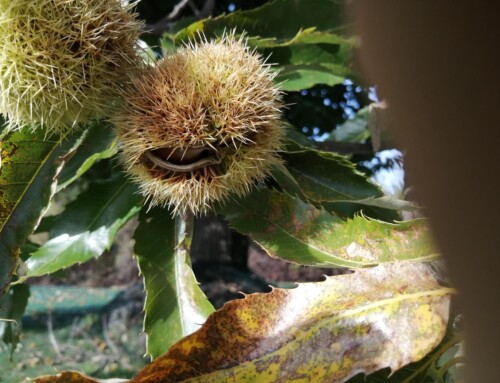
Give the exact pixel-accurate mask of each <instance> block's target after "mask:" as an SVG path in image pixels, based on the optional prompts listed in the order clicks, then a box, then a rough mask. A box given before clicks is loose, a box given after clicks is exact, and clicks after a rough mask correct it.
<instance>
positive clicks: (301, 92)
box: [300, 89, 308, 96]
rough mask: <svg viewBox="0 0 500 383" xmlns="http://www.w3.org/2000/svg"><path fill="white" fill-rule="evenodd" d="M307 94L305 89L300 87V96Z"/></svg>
mask: <svg viewBox="0 0 500 383" xmlns="http://www.w3.org/2000/svg"><path fill="white" fill-rule="evenodd" d="M307 94H308V91H307V89H302V90H301V91H300V95H301V96H307Z"/></svg>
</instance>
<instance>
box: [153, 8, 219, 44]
mask: <svg viewBox="0 0 500 383" xmlns="http://www.w3.org/2000/svg"><path fill="white" fill-rule="evenodd" d="M188 5H189V7H190V8H191V10H192V11H193V13H194V15H195V16H196V18H197V19H198V20H199V19H204V18H206V17H208V16H210V15H211V14H212V12H213V10H214V7H215V0H207V1H206V2H205V4H204V5H203V8H202V9H201V10H199V9H198V8H196V6H195V5H194V3H193V2H192V0H181V1H179V2H178V3H177V4H176V5H175V6H174V8H173V9H172V11H171V12H170V13H169V14H168V15H166V16H165V17H164V18H162V19H161V20H159V21H157V22H156V23H153V24H146V25H145V26H144V31H143V32H144V33H146V34H150V35H154V36H161V35H162V34H163V33H164V32H166V31H168V30H169V29H170V27H171V26H172V24H173V22H174V21H175V20H176V19H177V18H178V17H179V15H180V13H181V11H182V10H183V9H184V8H186V6H188Z"/></svg>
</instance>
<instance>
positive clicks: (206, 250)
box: [191, 215, 250, 270]
mask: <svg viewBox="0 0 500 383" xmlns="http://www.w3.org/2000/svg"><path fill="white" fill-rule="evenodd" d="M249 244H250V241H249V239H248V237H246V236H244V235H241V234H239V233H237V232H236V231H234V230H232V229H231V228H229V226H228V225H227V223H226V221H224V219H223V218H222V217H221V216H217V215H207V216H204V217H199V218H195V224H194V233H193V243H192V244H191V259H192V261H193V263H194V262H200V261H202V262H214V263H230V264H231V265H232V266H234V267H237V268H239V269H242V270H246V269H247V268H248V263H247V260H248V246H249Z"/></svg>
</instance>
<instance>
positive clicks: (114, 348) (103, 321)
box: [101, 315, 121, 356]
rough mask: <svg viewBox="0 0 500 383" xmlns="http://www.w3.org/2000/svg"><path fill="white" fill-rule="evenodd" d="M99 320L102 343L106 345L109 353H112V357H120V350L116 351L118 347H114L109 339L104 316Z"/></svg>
mask: <svg viewBox="0 0 500 383" xmlns="http://www.w3.org/2000/svg"><path fill="white" fill-rule="evenodd" d="M101 320H102V335H103V336H104V341H105V342H106V344H107V345H108V347H109V349H110V350H111V352H112V353H113V355H115V356H121V352H120V350H119V349H118V347H116V345H115V343H114V342H113V341H112V340H111V338H110V337H109V332H108V323H107V321H106V315H103V316H102V318H101Z"/></svg>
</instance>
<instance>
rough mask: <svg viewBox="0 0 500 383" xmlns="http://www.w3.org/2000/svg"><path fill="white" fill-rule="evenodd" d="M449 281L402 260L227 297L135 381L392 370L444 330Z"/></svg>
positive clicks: (304, 378) (311, 377)
mask: <svg viewBox="0 0 500 383" xmlns="http://www.w3.org/2000/svg"><path fill="white" fill-rule="evenodd" d="M450 293H451V289H448V288H444V287H442V286H440V285H439V284H438V282H437V281H436V279H435V278H434V276H433V274H432V272H431V271H430V269H429V268H428V266H427V265H425V264H421V263H406V262H401V263H396V264H389V265H383V266H382V265H381V266H378V267H375V268H371V269H364V270H359V271H357V272H355V273H353V274H348V275H342V276H336V277H331V278H327V279H326V280H325V281H323V282H319V283H305V284H300V285H299V286H298V287H297V288H295V289H292V290H284V289H274V290H273V291H272V292H271V293H269V294H251V295H248V296H246V297H245V299H241V300H235V301H231V302H229V303H227V304H226V305H225V306H224V307H223V308H222V309H221V310H219V311H217V312H215V313H214V314H212V315H211V316H210V317H209V318H208V320H207V322H206V323H205V325H204V326H203V327H202V328H201V329H200V330H198V331H197V332H195V333H193V334H191V335H190V336H187V337H186V338H184V339H182V340H180V341H179V342H178V343H176V344H175V345H174V346H173V347H172V348H171V349H170V350H169V351H168V352H167V353H165V354H163V355H162V356H160V357H158V358H157V359H156V360H155V361H153V362H152V363H151V364H150V365H148V366H147V367H146V368H144V369H143V370H142V371H140V372H139V373H138V374H137V375H136V376H135V377H134V378H133V379H132V380H131V381H130V383H152V382H161V383H170V382H186V383H187V382H189V383H193V382H203V383H211V382H238V383H242V382H249V383H250V382H251V383H254V382H317V383H321V382H344V381H346V380H347V379H349V378H350V377H352V376H354V375H356V374H358V373H365V374H369V373H372V372H374V371H377V370H379V369H382V368H386V367H389V368H391V369H392V370H396V369H398V368H400V367H402V366H403V365H406V364H408V363H411V362H415V361H417V360H419V359H421V358H422V357H423V356H425V355H426V354H427V353H428V352H430V351H431V350H432V349H433V348H434V347H435V346H436V345H437V344H438V343H439V342H440V341H441V339H442V338H443V336H444V334H445V330H446V325H447V321H448V311H449V298H450Z"/></svg>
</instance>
